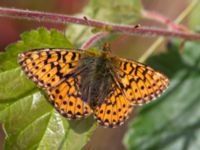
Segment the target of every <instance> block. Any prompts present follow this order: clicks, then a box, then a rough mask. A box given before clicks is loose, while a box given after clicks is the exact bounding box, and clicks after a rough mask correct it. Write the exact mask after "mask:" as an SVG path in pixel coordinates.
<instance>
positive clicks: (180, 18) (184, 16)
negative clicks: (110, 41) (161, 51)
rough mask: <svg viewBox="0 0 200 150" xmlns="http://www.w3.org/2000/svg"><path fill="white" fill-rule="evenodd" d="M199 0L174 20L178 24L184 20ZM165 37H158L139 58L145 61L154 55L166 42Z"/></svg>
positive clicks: (193, 2) (194, 0) (140, 60)
mask: <svg viewBox="0 0 200 150" xmlns="http://www.w3.org/2000/svg"><path fill="white" fill-rule="evenodd" d="M197 2H198V0H193V1H192V2H191V3H190V5H189V6H188V7H187V8H186V9H185V10H184V11H183V12H182V13H181V14H180V15H179V16H178V17H177V19H176V20H175V21H174V23H176V24H178V23H180V22H181V21H182V20H184V19H185V18H186V17H187V16H188V14H189V13H190V12H191V11H192V10H193V9H194V7H195V6H196V5H197ZM164 40H165V39H164V38H163V37H160V38H158V39H157V40H156V41H155V42H154V43H153V44H152V45H151V47H150V48H149V49H148V50H147V51H145V53H144V54H143V55H142V56H141V57H140V58H139V59H138V61H139V62H145V61H146V59H147V58H148V57H149V56H150V55H152V53H153V52H154V51H155V50H156V49H157V48H158V47H159V46H160V45H161V44H162V43H163V42H164Z"/></svg>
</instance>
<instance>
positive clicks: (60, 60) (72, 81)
mask: <svg viewBox="0 0 200 150" xmlns="http://www.w3.org/2000/svg"><path fill="white" fill-rule="evenodd" d="M81 55H82V51H80V50H68V49H40V50H32V51H28V52H24V53H21V54H19V57H18V62H19V64H20V65H21V66H22V69H23V70H24V72H25V73H26V74H27V76H28V77H29V78H30V79H32V80H33V81H34V82H35V83H36V85H38V86H39V87H42V88H44V89H45V91H46V92H47V94H48V96H49V98H50V101H51V103H52V104H53V105H54V106H55V107H56V109H57V110H58V111H59V112H60V113H61V114H62V115H63V116H65V117H67V118H70V119H76V118H81V117H84V116H87V115H89V114H90V113H91V112H92V110H91V108H90V107H89V105H88V104H87V103H86V102H85V101H86V100H83V98H82V97H81V94H80V76H78V74H76V72H77V71H76V70H75V68H76V67H77V65H78V63H79V61H80V58H81Z"/></svg>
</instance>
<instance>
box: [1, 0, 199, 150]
mask: <svg viewBox="0 0 200 150" xmlns="http://www.w3.org/2000/svg"><path fill="white" fill-rule="evenodd" d="M113 6H115V7H114V8H116V9H111V8H113ZM199 6H200V3H199V4H198V6H197V7H196V9H195V10H194V11H193V13H192V14H191V16H190V18H189V24H190V27H191V28H192V29H193V30H196V31H199V26H200V17H199V15H198V14H199V8H200V7H199ZM127 7H128V9H127ZM142 9H143V6H142V4H141V2H140V1H139V0H127V1H123V2H122V1H119V0H117V1H115V2H114V4H113V1H111V0H108V1H106V2H105V1H97V0H90V1H89V4H88V5H87V6H86V7H85V8H84V9H83V12H82V13H81V14H84V15H87V16H89V17H91V18H96V19H99V20H104V21H110V22H115V23H126V24H133V23H136V22H137V21H138V20H139V19H140V18H141V14H140V13H141V10H142ZM118 10H120V11H118ZM93 34H94V33H93V32H92V31H91V29H89V28H87V27H82V26H78V25H70V26H69V27H68V30H67V31H66V35H67V37H66V36H64V35H63V34H62V33H60V32H58V31H56V30H51V31H48V30H46V29H44V28H40V29H38V30H33V31H30V32H25V33H23V34H22V35H21V40H20V41H18V42H16V43H14V44H11V45H9V46H8V47H7V48H6V50H5V52H4V53H1V54H0V122H1V123H2V124H3V128H4V132H5V134H6V139H5V145H4V148H5V149H8V150H10V149H20V150H23V149H24V150H27V149H69V150H77V149H81V148H82V147H83V146H84V145H85V144H86V143H87V141H88V140H89V139H90V137H91V135H92V133H93V131H94V129H95V128H96V124H95V123H94V121H93V119H92V117H89V118H87V119H85V120H80V121H76V122H72V121H68V120H67V119H65V118H63V117H62V116H61V115H59V114H58V113H57V112H56V111H55V110H54V109H53V107H52V106H51V105H50V104H49V103H48V100H47V99H46V98H45V97H44V95H43V93H42V91H40V90H39V89H38V88H36V87H35V85H34V84H33V83H32V82H31V81H30V80H28V79H27V78H26V77H25V75H24V74H23V72H22V71H21V69H20V67H19V65H18V64H17V55H18V53H19V52H23V51H25V50H30V49H35V48H50V47H57V48H64V47H66V48H73V47H74V46H73V44H71V43H70V42H69V40H70V41H72V42H73V43H74V44H75V45H76V46H77V45H81V44H82V43H83V42H85V41H86V40H87V39H88V38H89V37H90V36H91V35H93ZM68 39H69V40H68ZM144 40H145V39H144ZM181 42H182V41H181V40H177V39H176V40H175V39H173V40H170V41H169V42H168V45H167V46H166V50H165V52H164V53H162V54H157V55H154V56H152V57H151V58H149V59H148V61H147V64H150V65H151V66H152V67H154V68H155V69H158V70H160V71H161V72H163V73H165V74H166V75H167V76H168V77H169V78H170V80H171V84H170V87H169V89H168V90H167V91H166V93H165V94H164V95H163V96H161V97H160V98H159V99H158V100H157V101H154V102H152V103H150V104H148V105H145V106H143V107H141V108H139V109H138V111H137V116H136V118H134V119H133V121H131V122H130V124H129V129H128V130H127V132H126V135H125V138H124V140H123V142H124V145H125V146H126V148H127V149H129V150H135V149H137V150H155V149H164V150H171V149H172V150H173V149H183V150H199V149H200V144H199V143H200V130H199V129H200V115H199V114H200V109H199V108H200V92H199V89H200V43H199V42H185V45H184V48H183V49H181V48H180V45H181ZM101 140H103V139H101Z"/></svg>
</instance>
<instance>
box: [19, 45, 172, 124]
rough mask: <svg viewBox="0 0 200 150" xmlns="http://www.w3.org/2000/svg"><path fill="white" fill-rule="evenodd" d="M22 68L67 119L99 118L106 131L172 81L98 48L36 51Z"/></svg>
mask: <svg viewBox="0 0 200 150" xmlns="http://www.w3.org/2000/svg"><path fill="white" fill-rule="evenodd" d="M18 63H19V64H20V65H21V67H22V70H23V71H24V72H25V74H26V75H27V76H28V78H29V79H31V80H32V81H33V82H35V84H36V85H37V86H38V87H40V88H42V89H43V90H44V91H45V92H46V94H47V95H48V97H49V101H50V103H51V104H52V105H53V106H54V107H55V109H56V110H57V111H58V112H59V113H60V114H61V115H63V116H64V117H66V118H68V119H80V118H84V117H87V116H89V115H91V114H94V117H95V118H96V120H97V121H98V123H99V124H100V125H102V126H104V127H111V128H112V127H116V126H119V125H121V124H123V123H124V121H125V120H126V119H127V118H128V116H129V114H130V113H131V112H132V110H133V109H135V106H137V105H142V104H146V103H148V102H150V101H152V100H154V99H155V98H157V97H158V96H159V95H160V94H161V93H163V91H165V89H166V88H167V87H168V85H169V80H168V78H167V77H166V76H165V75H163V74H161V73H160V72H158V71H155V70H154V69H152V68H151V67H149V66H147V65H144V64H141V63H138V62H136V61H132V60H127V59H123V58H119V57H117V56H115V55H113V54H112V53H111V51H110V48H109V47H108V46H107V45H105V46H104V48H103V49H102V50H97V49H86V50H82V49H58V48H47V49H35V50H30V51H25V52H23V53H20V54H19V55H18Z"/></svg>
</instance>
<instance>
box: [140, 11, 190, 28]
mask: <svg viewBox="0 0 200 150" xmlns="http://www.w3.org/2000/svg"><path fill="white" fill-rule="evenodd" d="M142 17H143V18H145V19H150V20H154V21H158V22H161V23H163V24H166V25H167V26H168V27H171V28H172V29H174V30H176V31H189V29H187V28H186V27H185V26H183V25H179V24H176V23H174V22H172V21H171V20H170V19H168V18H166V17H165V16H162V15H161V14H158V13H156V12H152V11H147V10H143V11H142Z"/></svg>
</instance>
